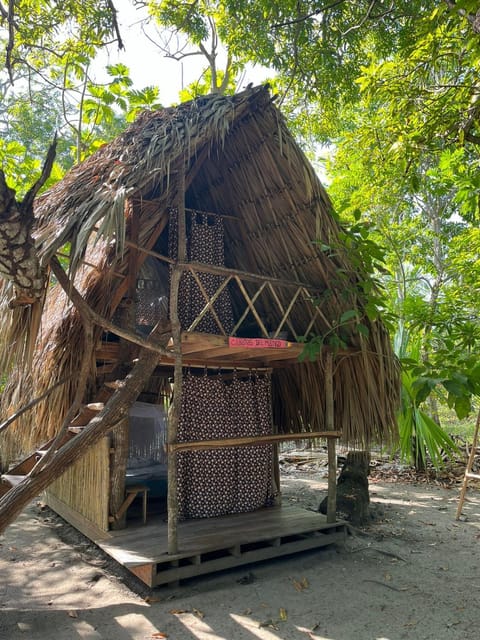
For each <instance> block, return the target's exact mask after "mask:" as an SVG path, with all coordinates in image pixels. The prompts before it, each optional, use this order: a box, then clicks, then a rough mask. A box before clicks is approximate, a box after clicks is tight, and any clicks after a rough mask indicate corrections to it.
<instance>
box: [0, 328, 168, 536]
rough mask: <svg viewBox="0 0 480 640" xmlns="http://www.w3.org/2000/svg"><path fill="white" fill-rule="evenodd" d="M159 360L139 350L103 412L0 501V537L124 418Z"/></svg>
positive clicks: (159, 335)
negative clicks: (132, 364)
mask: <svg viewBox="0 0 480 640" xmlns="http://www.w3.org/2000/svg"><path fill="white" fill-rule="evenodd" d="M170 333H171V332H170V329H169V327H168V328H167V326H166V325H164V326H163V327H161V328H158V329H157V330H156V331H154V332H153V333H152V334H151V338H152V339H154V340H155V342H158V343H159V344H160V346H166V344H167V342H168V340H169V338H170ZM158 359H159V356H158V352H157V351H152V350H142V352H141V354H140V356H139V359H138V361H137V363H136V364H135V366H134V368H133V369H132V372H131V373H130V374H129V375H128V376H127V377H126V379H125V382H124V384H123V386H121V387H120V388H119V389H117V391H115V393H114V394H113V396H112V397H111V398H110V400H109V401H108V402H107V403H106V404H105V407H104V409H103V410H102V411H101V412H100V413H99V414H98V415H97V416H95V417H94V418H93V419H92V420H91V421H90V422H89V424H88V425H87V426H86V427H85V429H84V430H83V431H82V433H80V434H79V435H78V436H76V437H75V438H73V439H72V440H70V441H69V442H67V443H66V444H65V445H63V446H62V447H61V448H60V449H59V450H58V451H56V452H55V454H54V455H53V456H52V458H51V459H50V461H49V462H48V463H47V464H46V465H45V467H43V468H42V469H41V470H40V471H39V472H38V474H37V475H35V469H34V470H33V471H32V473H31V474H30V475H28V476H26V477H25V479H24V480H22V482H20V484H18V485H17V486H16V487H14V488H12V489H11V490H10V491H9V492H8V493H6V494H5V495H4V496H3V498H1V499H0V533H1V532H2V531H3V530H4V529H5V528H6V527H7V526H8V525H9V524H10V523H11V522H13V521H14V520H15V518H16V517H17V516H18V515H19V513H20V512H21V511H22V510H23V508H24V507H25V506H26V505H27V504H28V503H29V502H30V501H31V500H32V499H33V498H35V497H36V496H37V495H38V494H39V493H41V492H42V491H43V490H44V489H46V487H48V486H49V485H50V484H51V483H52V482H53V481H54V480H56V479H57V478H59V477H60V476H61V475H62V474H63V473H64V472H65V471H66V469H67V468H68V467H70V466H71V465H72V464H73V463H74V462H76V461H77V460H78V459H79V458H80V457H81V456H82V455H83V454H84V453H86V451H87V450H88V449H89V448H90V447H91V446H92V445H93V444H94V443H95V442H97V441H98V440H99V439H100V438H101V437H102V436H103V435H104V434H105V433H107V432H108V431H110V430H111V429H112V428H114V427H115V426H116V425H117V424H118V423H119V422H120V421H121V420H123V419H124V418H125V416H126V414H127V412H128V409H129V407H130V405H131V404H132V402H134V401H135V400H136V398H137V397H138V395H139V393H140V392H141V390H142V388H143V387H144V386H145V383H146V381H147V380H148V378H149V377H150V376H151V375H152V373H153V371H154V369H155V367H156V365H157V363H158Z"/></svg>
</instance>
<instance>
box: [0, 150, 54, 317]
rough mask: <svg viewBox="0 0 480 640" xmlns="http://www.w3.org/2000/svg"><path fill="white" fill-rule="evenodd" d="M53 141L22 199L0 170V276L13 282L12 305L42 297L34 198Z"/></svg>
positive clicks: (45, 174) (44, 174)
mask: <svg viewBox="0 0 480 640" xmlns="http://www.w3.org/2000/svg"><path fill="white" fill-rule="evenodd" d="M55 149H56V140H54V142H53V143H52V145H51V146H50V148H49V150H48V153H47V157H46V160H45V164H44V166H43V169H42V173H41V175H40V177H39V179H38V180H37V181H36V182H35V184H34V185H33V186H32V187H31V188H30V189H29V191H28V192H27V194H26V195H25V197H24V199H23V200H22V202H18V201H17V200H16V197H15V195H16V194H15V191H14V190H13V189H11V188H10V187H9V186H8V185H7V181H6V178H5V174H4V173H3V171H1V170H0V278H3V279H5V280H9V281H11V282H12V283H13V286H14V290H15V293H14V295H13V296H12V299H11V300H10V304H11V306H16V305H25V304H32V303H34V302H37V301H38V300H41V299H42V297H43V295H44V292H45V283H46V280H47V277H46V270H45V269H44V268H43V267H42V265H41V264H40V260H39V259H38V255H37V251H36V247H35V243H34V240H33V237H32V229H33V223H34V215H33V201H34V199H35V196H36V195H37V193H38V191H39V190H40V188H41V187H42V186H43V185H44V184H45V181H46V180H47V178H48V176H49V175H50V172H51V170H52V165H53V161H54V159H55Z"/></svg>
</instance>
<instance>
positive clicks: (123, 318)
mask: <svg viewBox="0 0 480 640" xmlns="http://www.w3.org/2000/svg"><path fill="white" fill-rule="evenodd" d="M131 206H132V209H131V210H130V238H131V240H132V242H135V243H138V232H139V228H138V212H137V211H135V207H134V205H131ZM137 261H138V251H137V250H136V249H134V248H130V249H129V257H128V273H127V280H128V290H127V300H126V301H125V302H126V304H124V305H121V307H120V309H119V311H120V313H119V316H120V317H119V324H120V326H121V327H122V328H124V329H127V330H129V331H132V332H135V316H136V306H137V305H136V298H135V297H136V287H137ZM132 351H133V350H132V343H131V342H129V341H128V340H124V339H121V340H120V346H119V363H118V366H117V368H116V370H115V375H116V376H119V375H120V376H122V375H123V374H124V373H125V372H127V371H128V370H129V369H130V366H131V360H132ZM129 436H130V432H129V419H128V416H127V417H126V418H125V420H122V421H121V422H120V424H119V425H117V426H116V427H115V429H113V431H112V433H111V446H112V449H113V451H112V454H111V457H110V496H109V501H108V502H109V511H110V515H111V516H115V514H117V513H118V510H119V509H120V507H121V506H122V504H123V503H124V500H125V480H126V474H127V460H128V451H129V445H130V442H129ZM126 526H127V514H126V512H125V513H124V514H123V515H122V516H121V517H120V518H118V520H117V519H114V520H113V521H112V524H111V527H112V529H125V527H126Z"/></svg>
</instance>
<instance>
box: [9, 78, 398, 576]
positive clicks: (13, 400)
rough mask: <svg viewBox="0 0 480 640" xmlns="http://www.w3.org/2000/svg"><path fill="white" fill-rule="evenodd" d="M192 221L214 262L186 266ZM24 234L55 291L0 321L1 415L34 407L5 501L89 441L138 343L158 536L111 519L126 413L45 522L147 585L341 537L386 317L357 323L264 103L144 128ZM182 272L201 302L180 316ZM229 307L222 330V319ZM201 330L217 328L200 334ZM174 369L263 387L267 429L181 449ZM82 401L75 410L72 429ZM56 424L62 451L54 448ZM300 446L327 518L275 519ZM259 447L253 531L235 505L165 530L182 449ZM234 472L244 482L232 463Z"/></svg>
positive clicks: (13, 447) (333, 256)
mask: <svg viewBox="0 0 480 640" xmlns="http://www.w3.org/2000/svg"><path fill="white" fill-rule="evenodd" d="M198 217H201V218H202V219H203V220H204V222H205V224H206V225H207V226H208V225H210V226H212V222H211V221H212V220H213V221H221V224H222V229H223V234H224V237H223V242H224V264H218V263H214V262H212V261H209V260H199V259H198V258H196V257H195V256H194V255H192V254H191V253H189V242H190V238H189V234H190V233H191V229H192V225H193V224H194V223H193V222H192V220H195V218H198ZM35 220H36V223H35V233H34V235H35V242H36V246H37V247H38V249H39V252H40V256H41V258H42V261H43V264H44V265H45V266H49V267H50V268H51V269H52V277H51V283H50V285H49V286H48V289H47V291H46V295H45V300H44V302H43V303H42V304H40V305H37V306H36V307H35V308H27V309H25V308H22V307H18V308H14V309H13V310H9V312H8V313H7V312H5V314H4V316H3V322H4V332H3V335H4V336H5V338H4V346H6V350H7V352H8V353H7V355H8V356H9V357H10V358H11V359H13V360H14V361H16V364H15V365H14V366H11V369H10V370H11V373H10V376H9V380H8V382H7V385H6V389H5V392H4V395H3V400H2V405H3V414H4V416H8V415H11V414H12V412H13V411H15V410H17V409H18V407H21V406H22V405H24V404H26V402H27V400H28V399H31V398H41V399H42V398H43V399H42V400H41V401H39V402H36V403H34V404H33V405H32V406H31V407H30V409H29V410H28V411H25V412H23V413H22V415H21V416H20V417H19V418H18V419H17V420H16V422H15V424H12V425H11V428H10V429H9V430H8V431H5V433H3V434H0V435H1V437H2V449H1V450H2V458H3V460H2V463H3V465H4V470H5V467H6V465H7V464H8V463H10V462H11V461H12V460H13V459H15V458H18V457H19V455H20V456H21V455H26V456H27V458H25V459H24V460H23V461H22V463H20V465H19V464H17V466H16V467H14V468H13V470H12V469H10V471H9V472H8V474H6V475H5V476H4V481H3V485H2V486H3V493H5V492H7V491H8V489H9V487H10V485H11V484H14V480H13V478H14V477H16V476H15V474H17V475H18V474H20V472H21V471H23V472H24V473H31V472H32V471H31V469H32V468H33V466H34V465H35V464H36V463H37V461H38V460H39V459H41V457H42V455H43V454H44V452H45V451H46V450H47V449H48V446H50V445H52V442H54V448H55V450H56V451H59V450H61V448H62V447H63V446H70V447H72V438H73V439H74V438H75V437H78V438H80V437H81V436H80V435H77V434H84V432H85V433H86V432H87V431H88V430H89V429H91V426H92V422H94V421H95V416H96V415H97V414H98V412H100V415H103V414H102V412H104V411H105V408H106V407H108V406H109V402H110V398H111V396H112V394H115V393H117V392H118V389H119V388H121V387H122V385H125V384H128V372H129V371H130V370H131V367H132V363H133V362H134V361H135V360H136V359H137V358H138V354H139V351H140V350H141V349H142V348H143V347H147V348H149V349H152V348H153V349H154V350H155V362H154V364H153V366H152V375H151V376H150V377H149V379H148V381H147V384H145V385H144V386H143V387H142V388H141V389H139V390H138V391H139V392H140V395H139V398H140V399H141V400H142V399H143V400H146V401H147V403H151V402H152V398H153V402H154V403H155V404H157V405H159V404H160V405H161V404H162V402H163V400H162V398H164V396H165V394H167V395H168V396H169V398H170V402H169V415H168V427H167V431H166V434H165V451H166V455H167V462H168V499H167V510H168V523H167V524H165V522H164V518H160V517H157V516H153V515H150V513H149V512H148V506H147V513H146V520H147V522H146V525H144V524H143V519H144V517H145V513H144V517H143V518H141V519H140V521H133V522H130V521H126V518H127V516H128V514H129V513H130V511H131V509H130V505H131V504H132V502H133V501H134V499H135V496H137V493H138V496H137V497H139V496H142V497H145V495H146V491H145V487H144V486H143V488H142V486H140V487H139V488H137V489H138V491H135V489H134V490H130V491H127V493H126V489H128V487H126V484H125V477H126V468H127V460H128V457H129V434H128V430H129V427H128V425H129V422H131V421H130V420H129V417H128V414H126V413H125V412H123V413H121V414H120V416H119V418H118V419H117V420H116V423H115V428H113V429H111V430H110V431H109V432H108V433H106V434H104V435H102V437H101V438H99V439H97V441H96V446H94V447H91V448H90V449H89V450H88V452H87V453H86V454H85V455H83V456H82V457H81V459H79V460H76V461H74V462H73V464H72V465H71V466H70V468H69V469H68V470H67V471H65V473H63V475H61V477H59V478H58V479H56V480H55V482H54V483H53V484H51V485H50V487H49V488H48V491H47V501H48V504H49V505H50V506H51V507H52V508H54V509H55V510H56V511H57V512H58V513H59V514H61V515H62V516H63V517H64V518H65V519H66V520H68V521H69V522H71V523H72V524H73V525H75V526H76V527H77V528H78V529H79V530H80V531H82V532H83V533H84V534H86V535H87V536H89V537H90V538H91V539H93V540H94V541H96V542H97V543H98V544H99V545H100V546H102V548H104V549H105V550H106V551H107V552H108V553H110V554H111V555H112V556H113V557H115V558H116V559H117V560H119V561H120V562H121V563H123V564H124V565H125V566H127V567H128V568H129V569H130V570H131V571H132V572H133V573H135V574H136V575H137V576H138V577H139V578H141V579H142V580H143V581H144V582H146V583H147V584H149V585H157V584H162V583H166V582H173V581H175V580H178V579H182V578H186V577H189V576H192V575H197V574H201V573H205V572H208V571H213V570H217V569H220V568H225V567H229V566H236V565H240V564H243V563H246V562H252V561H255V560H258V559H265V558H270V557H274V556H276V555H281V554H285V553H292V552H293V551H298V550H303V549H308V548H313V547H318V546H322V545H323V544H330V543H331V542H336V541H338V539H340V538H342V536H343V535H344V523H341V522H340V523H339V522H336V520H335V478H336V455H335V442H336V438H338V437H339V436H341V437H342V438H343V440H344V441H345V442H349V443H354V444H357V445H362V446H368V444H369V443H370V442H371V441H385V440H388V439H389V438H391V436H392V435H393V434H394V432H395V416H394V414H395V407H396V404H397V402H398V370H397V363H396V361H395V357H394V355H393V354H392V351H391V347H390V344H389V339H388V335H387V332H386V330H385V328H384V326H383V325H382V323H381V321H380V320H379V319H378V318H372V317H370V318H369V316H368V314H367V313H366V303H367V296H366V294H365V291H366V290H368V287H369V286H371V284H370V283H369V281H368V278H367V276H366V275H365V273H363V271H362V267H361V266H360V264H359V261H358V259H355V258H354V257H352V255H351V253H350V251H351V249H350V248H348V249H347V247H346V246H345V243H344V241H343V240H342V238H344V237H345V236H344V234H343V232H342V229H341V227H340V225H339V223H338V222H337V220H336V218H335V216H334V214H333V212H332V208H331V205H330V202H329V200H328V197H327V195H326V193H325V191H324V189H323V187H322V186H321V184H320V182H319V180H318V178H317V176H316V175H315V172H314V170H313V168H312V167H311V165H310V163H309V162H308V161H307V159H306V158H305V156H304V154H303V153H302V151H301V149H300V148H299V146H298V145H297V143H296V142H295V140H294V139H293V137H292V135H291V134H290V132H289V131H288V128H287V126H286V123H285V121H284V119H283V117H282V115H281V114H280V112H279V111H278V109H277V108H276V107H275V105H274V101H273V100H272V97H271V95H270V93H269V90H268V88H266V87H257V88H249V89H247V90H245V91H243V92H242V93H239V94H237V95H234V96H218V95H211V96H207V97H202V98H199V99H197V100H195V101H192V102H189V103H185V104H181V105H179V106H178V107H172V108H168V109H163V110H160V111H157V112H148V113H147V112H146V113H143V114H142V115H141V116H140V117H139V118H138V119H137V120H136V122H135V123H134V124H132V125H131V126H130V127H129V128H128V129H127V130H126V131H125V133H124V134H122V135H121V136H119V137H118V138H117V139H115V140H114V141H113V142H112V143H110V144H108V145H105V146H104V147H102V148H101V149H100V150H99V151H98V152H97V153H96V154H94V155H93V156H92V157H90V158H89V159H87V160H86V161H85V162H83V163H82V164H80V165H78V166H76V167H74V168H73V169H72V170H71V171H70V172H69V173H68V174H67V176H66V177H65V178H64V179H63V180H62V181H61V182H59V183H57V184H56V185H55V186H53V187H52V188H51V189H50V190H49V191H48V192H46V193H45V194H44V195H43V196H41V197H40V198H39V199H38V200H37V202H36V207H35ZM173 221H174V224H175V234H173V233H172V225H173ZM209 221H210V222H209ZM172 239H173V240H172ZM172 243H173V244H174V246H173V245H172ZM172 246H173V249H172ZM62 259H65V262H66V263H67V265H68V266H67V267H66V268H65V270H64V269H61V268H60V262H61V261H62ZM187 276H188V279H189V280H188V282H189V287H190V289H189V291H192V290H193V289H195V291H196V295H197V307H196V311H195V312H194V313H193V316H191V317H190V319H189V320H187V321H185V319H183V320H182V318H181V315H182V309H183V307H182V305H184V304H185V295H187V296H188V295H189V294H188V293H187V294H185V282H186V277H187ZM53 279H56V281H57V283H56V284H53ZM151 281H153V282H154V283H156V285H155V286H154V287H152V291H153V298H152V299H153V300H154V303H152V304H153V306H154V308H155V313H154V317H153V320H152V319H151V320H150V321H146V322H145V323H144V324H145V325H146V326H149V325H155V324H157V323H158V321H159V325H160V328H159V329H158V327H157V330H156V331H157V334H158V333H159V332H160V334H161V340H160V342H158V341H157V338H156V333H155V330H154V331H153V333H151V334H150V336H149V337H146V335H145V332H141V331H140V329H141V327H140V326H139V324H141V321H140V323H139V313H140V312H139V306H141V305H140V298H141V294H145V293H152V291H150V289H149V287H148V286H147V284H148V283H149V282H151ZM207 281H208V282H209V286H207V284H206V283H207ZM212 283H213V285H212ZM366 283H368V287H367V286H366ZM212 287H213V288H212ZM226 294H228V298H229V301H230V302H229V304H230V307H231V314H230V323H229V324H228V323H227V322H226V321H225V320H224V318H223V317H222V316H221V313H220V311H219V302H220V299H221V298H222V296H225V295H226ZM182 296H183V298H182ZM4 298H6V294H5V293H4ZM167 300H168V306H166V305H165V302H166V301H167ZM152 304H151V305H150V306H152ZM82 309H83V311H82ZM85 309H87V311H88V313H87V312H86V311H85ZM150 310H151V309H150ZM85 314H86V315H87V316H88V318H89V319H90V321H91V323H90V324H89V327H90V329H89V330H88V331H87V329H86V325H85V322H84V321H83V318H84V317H85ZM370 315H371V314H370ZM207 317H209V319H210V325H209V326H212V324H213V327H214V328H213V330H208V331H205V330H203V331H202V330H201V327H202V322H203V321H205V320H206V319H207ZM185 322H187V324H185ZM227 325H228V326H227ZM151 328H152V326H149V330H150V329H151ZM311 336H314V337H315V338H314V340H313V342H312V343H311V346H310V347H309V348H308V350H307V352H306V351H305V341H306V340H308V339H309V338H310V337H311ZM305 354H306V357H305ZM6 360H7V357H6V355H5V354H4V362H5V361H6ZM187 369H188V370H189V371H193V372H197V371H199V372H200V373H201V374H202V375H205V376H207V375H224V376H225V378H228V376H232V375H236V376H238V377H242V376H247V377H248V376H251V375H252V372H254V373H255V375H257V373H258V372H260V373H261V374H262V375H263V374H264V373H266V374H267V375H271V390H272V391H271V392H272V402H271V407H272V417H271V421H272V424H273V429H272V431H271V432H270V433H255V434H253V435H252V434H243V435H238V434H233V435H232V434H230V435H229V436H228V437H225V436H223V437H219V438H218V437H217V438H215V437H213V438H212V437H208V438H207V439H205V438H204V437H201V435H199V436H197V437H195V434H194V436H193V437H192V436H190V437H189V438H187V439H185V438H183V439H180V438H179V434H178V427H179V421H181V413H182V384H183V383H184V379H185V372H186V370H187ZM125 375H127V378H126V380H127V382H125ZM172 392H173V394H172ZM79 395H80V396H81V401H82V406H81V408H80V409H78V408H77V410H76V416H75V417H73V416H72V415H71V411H72V406H74V407H75V406H76V407H78V396H79ZM135 399H136V396H135V394H133V392H132V398H131V401H133V400H135ZM76 401H77V405H75V402H76ZM69 412H70V413H69ZM65 421H66V422H67V424H66V430H65V428H64V433H63V436H62V438H63V439H61V440H60V441H59V440H58V437H57V439H56V440H55V438H56V436H57V434H58V430H59V428H60V425H62V424H64V427H65ZM82 437H83V436H82ZM307 438H316V439H318V438H326V439H327V442H328V457H329V513H328V516H327V518H326V519H324V518H323V516H321V515H320V514H314V513H312V512H305V511H303V512H302V511H301V510H299V509H293V508H287V507H285V506H281V505H279V502H280V500H279V494H278V484H279V477H278V459H277V446H278V444H279V443H281V442H285V441H288V440H298V439H307ZM67 440H68V443H67V445H65V442H66V441H67ZM73 442H74V440H73ZM45 443H47V446H45ZM157 444H158V443H157ZM260 445H266V446H268V447H270V448H271V449H270V450H271V452H272V453H271V455H272V460H273V461H274V464H272V466H271V469H272V471H271V475H272V478H271V486H273V487H274V488H275V489H276V491H275V492H274V493H275V496H274V499H273V501H272V502H273V505H271V506H269V507H265V508H264V509H262V511H261V514H262V515H261V517H260V516H259V515H258V512H257V511H253V512H252V511H248V510H247V512H244V513H242V512H239V513H234V514H233V513H232V514H227V515H222V516H219V517H217V516H216V517H212V518H208V517H207V518H201V519H198V518H196V519H188V518H187V519H182V518H180V519H179V512H178V508H179V506H178V491H179V488H178V486H177V481H178V469H177V462H178V459H179V456H181V455H182V453H184V452H190V451H206V450H208V451H212V450H225V449H235V450H237V449H242V450H244V451H247V452H248V451H251V450H253V449H255V448H256V447H257V448H258V446H260ZM39 447H43V448H40V449H39ZM32 451H35V453H34V454H32V453H31V452H32ZM53 455H55V452H54V454H53ZM25 460H27V461H28V460H30V461H32V460H33V462H31V463H30V464H26V463H25ZM22 465H23V466H22ZM207 467H208V464H207ZM235 473H237V474H238V475H239V476H241V475H242V468H241V466H240V468H239V469H238V470H237V471H236V472H235ZM9 478H10V481H9ZM9 482H10V484H9ZM204 482H205V480H204ZM200 490H201V487H200ZM135 504H136V503H135ZM143 505H145V503H143ZM180 515H181V514H180ZM126 524H128V526H126V527H125V525H126Z"/></svg>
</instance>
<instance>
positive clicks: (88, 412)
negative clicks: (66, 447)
mask: <svg viewBox="0 0 480 640" xmlns="http://www.w3.org/2000/svg"><path fill="white" fill-rule="evenodd" d="M104 407H105V404H104V403H103V402H91V403H90V404H86V405H85V406H84V407H83V408H82V409H81V410H80V413H79V414H78V416H77V417H76V418H74V419H73V420H72V422H71V424H70V426H71V427H85V426H86V425H87V424H88V423H89V422H90V420H91V419H92V418H94V417H95V416H96V415H97V414H99V413H100V411H102V409H103V408H104Z"/></svg>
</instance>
